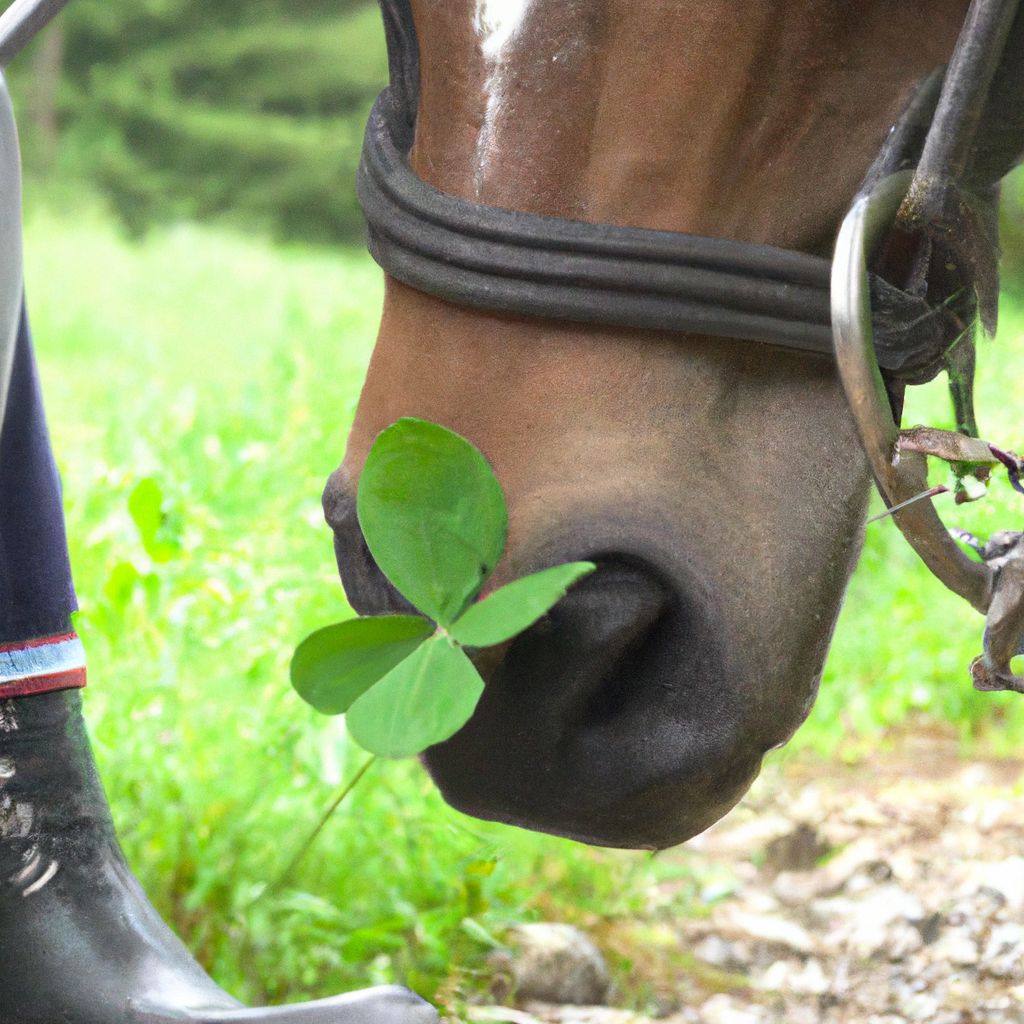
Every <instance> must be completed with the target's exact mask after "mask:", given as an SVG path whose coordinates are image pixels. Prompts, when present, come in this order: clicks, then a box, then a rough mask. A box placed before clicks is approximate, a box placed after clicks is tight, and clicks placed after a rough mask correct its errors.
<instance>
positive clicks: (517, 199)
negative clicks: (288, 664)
mask: <svg viewBox="0 0 1024 1024" xmlns="http://www.w3.org/2000/svg"><path fill="white" fill-rule="evenodd" d="M967 6H968V5H967V0H847V2H840V0H744V2H742V3H740V2H737V0H574V2H572V3H565V2H560V0H446V2H445V3H435V2H429V0H413V2H412V10H413V15H414V18H415V24H416V32H417V35H418V38H419V46H420V98H419V106H418V117H417V122H416V134H415V142H414V145H413V148H412V151H411V157H410V159H411V163H412V166H413V168H414V170H415V171H416V172H417V173H418V174H419V175H420V176H421V177H422V178H423V179H425V180H426V181H427V182H428V183H430V184H431V185H433V186H435V187H436V188H438V189H440V190H442V191H443V192H446V193H449V194H451V195H454V196H459V197H462V198H464V199H469V200H472V201H474V202H477V203H486V204H489V205H493V206H500V207H505V208H508V209H513V210H521V211H526V212H533V213H541V214H549V215H555V216H560V217H568V218H575V219H577V220H582V221H590V222H596V223H610V224H617V225H627V226H635V227H644V228H657V229H665V230H672V231H678V232H687V233H691V234H697V235H706V236H717V237H722V238H731V239H738V240H742V241H751V242H760V243H767V244H771V245H776V246H784V247H788V248H792V249H796V250H799V251H803V252H805V253H809V254H814V255H819V256H830V255H831V249H832V246H833V244H834V239H835V235H836V231H837V228H838V225H839V223H840V220H841V218H842V216H843V214H844V212H845V211H846V209H847V207H848V205H849V203H850V201H851V199H852V197H853V196H854V194H855V193H856V192H857V189H858V186H859V185H860V183H861V181H862V179H863V177H864V175H865V172H866V170H867V169H868V167H869V165H870V164H871V163H872V160H873V158H874V157H875V155H876V154H877V153H878V151H879V148H880V147H881V145H882V144H883V142H884V140H885V138H886V135H887V132H888V131H889V129H890V126H891V125H892V124H893V123H894V121H895V120H896V119H897V117H898V115H899V114H900V112H901V110H902V109H903V108H904V107H905V105H906V104H907V102H908V100H909V98H910V97H911V96H912V95H913V92H914V89H915V86H916V84H917V83H918V82H919V81H920V80H921V79H922V78H923V77H924V76H925V75H927V73H928V72H930V71H931V70H932V69H933V68H935V67H936V66H937V65H939V64H941V63H943V62H944V61H946V60H948V58H949V56H950V53H951V52H952V49H953V46H954V44H955V41H956V38H957V34H958V32H959V29H960V26H961V24H962V22H963V19H964V15H965V12H966V9H967ZM402 416H418V417H423V418H425V419H429V420H433V421H436V422H438V423H441V424H443V425H445V426H447V427H449V428H451V429H452V430H455V431H458V432H459V433H460V434H463V435H464V436H466V437H468V438H469V439H470V440H472V441H473V442H474V443H475V444H476V445H477V446H478V447H479V448H480V449H481V451H482V452H483V453H484V454H485V455H486V457H487V458H488V459H489V460H490V462H491V464H492V465H493V466H494V469H495V471H496V473H497V476H498V478H499V480H500V481H501V484H502V486H503V487H504V490H505V494H506V496H507V499H508V504H509V510H510V533H509V544H508V548H507V551H506V555H505V557H504V560H503V561H502V563H501V565H500V567H499V569H498V571H497V573H496V575H495V577H494V579H493V583H494V585H500V584H502V583H505V582H507V581H509V580H511V579H513V578H515V577H517V576H520V575H522V574H525V573H529V572H534V571H536V570H538V569H541V568H543V567H545V566H547V565H551V564H554V563H558V562H564V561H570V560H576V559H584V558H587V559H594V560H595V561H597V562H598V563H599V565H600V571H599V572H598V573H596V574H595V575H594V576H592V577H590V578H588V579H587V580H585V581H584V582H583V583H581V584H580V585H579V586H577V587H576V588H575V589H574V590H573V591H571V592H570V594H569V595H567V597H566V598H565V599H564V600H563V601H562V602H561V603H560V604H559V605H558V606H557V607H556V608H555V609H554V610H553V611H552V613H551V614H550V616H549V617H548V618H547V619H545V620H544V621H542V622H541V623H539V624H538V625H537V626H535V627H533V628H532V629H531V630H529V631H528V632H527V633H525V634H523V635H522V636H520V637H519V638H517V639H516V640H515V641H514V642H512V643H511V644H510V645H504V646H503V647H501V648H495V649H491V650H487V651H482V652H480V653H479V655H478V656H477V662H478V664H479V665H480V667H481V671H482V672H483V674H484V676H485V679H486V680H487V687H486V691H485V694H484V697H483V699H482V701H481V703H480V705H479V707H478V709H477V711H476V713H475V715H474V716H473V718H472V719H471V720H470V722H469V723H468V724H467V725H466V726H465V727H464V728H463V729H462V731H461V732H459V733H458V734H457V735H456V736H454V737H453V738H452V739H451V740H449V741H447V742H446V743H443V744H440V745H439V746H437V747H434V748H432V749H431V750H430V751H428V752H427V754H426V757H425V761H426V764H427V766H428V768H429V770H430V772H431V774H432V775H433V777H434V779H435V780H436V781H437V783H438V785H439V786H440V788H441V791H442V792H443V794H444V796H445V798H446V799H447V800H448V801H449V802H451V803H452V804H453V805H454V806H456V807H458V808H460V809H462V810H464V811H466V812H468V813H471V814H474V815H477V816H479V817H484V818H490V819H497V820H501V821H506V822H510V823H514V824H517V825H522V826H526V827H530V828H535V829H539V830H543V831H547V832H553V833H557V834H561V835H567V836H571V837H573V838H576V839H580V840H585V841H589V842H593V843H598V844H602V845H612V846H634V847H664V846H668V845H671V844H674V843H677V842H680V841H682V840H683V839H686V838H688V837H689V836H692V835H694V834H695V833H696V832H698V831H700V830H702V829H704V828H706V827H707V826H708V825H709V824H711V823H712V822H713V821H715V820H716V819H717V818H718V817H719V816H721V815H722V814H723V813H725V811H727V810H728V809H729V808H730V807H731V806H732V805H733V804H734V803H735V802H736V801H737V800H738V799H739V797H740V796H741V795H742V793H743V792H744V791H745V789H746V788H747V786H748V785H749V783H750V782H751V780H752V779H753V777H754V776H755V775H756V773H757V771H758V770H759V767H760V763H761V759H762V757H763V755H764V753H765V752H766V751H767V750H769V749H771V748H773V747H775V746H777V745H779V744H781V743H784V742H785V741H786V740H787V739H788V738H789V737H790V736H791V735H792V733H793V731H794V730H795V729H796V728H797V726H798V725H799V724H800V723H801V722H802V721H803V720H804V718H805V717H806V715H807V713H808V711H809V710H810V707H811V704H812V702H813V700H814V697H815V693H816V689H817V686H818V682H819V680H820V677H821V672H822V666H823V664H824V661H825V656H826V653H827V651H828V646H829V642H830V639H831V635H832V631H833V627H834V625H835V621H836V616H837V614H838V611H839V607H840V603H841V600H842V596H843V592H844V589H845V587H846V584H847V581H848V579H849V576H850V573H851V571H852V569H853V566H854V563H855V561H856V558H857V554H858V551H859V549H860V546H861V542H862V537H863V522H864V514H865V507H866V501H867V494H868V484H869V474H868V470H867V466H866V462H865V459H864V456H863V454H862V451H861V448H860V446H859V443H858V440H857V436H856V433H855V430H854V427H853V424H852V421H851V418H850V414H849V412H848V410H847V406H846V401H845V399H844V396H843V392H842V389H841V387H840V384H839V381H838V379H837V375H836V372H835V369H834V367H833V365H832V364H831V363H830V362H829V361H828V360H825V359H820V358H810V357H805V356H802V355H799V354H794V353H792V352H787V351H783V350H781V349H778V348H773V347H770V346H767V345H752V344H750V343H747V342H739V341H733V340H730V339H723V338H717V337H716V338H712V337H704V336H694V335H686V334H679V333H671V332H667V331H641V330H636V329H627V328H614V327H592V326H582V325H579V324H573V323H567V322H556V321H547V320H541V319H527V318H523V317H515V316H509V315H503V314H500V313H491V312H483V311H478V310H472V309H468V308H462V307H459V306H456V305H452V304H449V303H447V302H444V301H442V300H440V299H436V298H432V297H430V296H428V295H426V294H423V293H421V292H418V291H416V290H413V289H412V288H409V287H407V286H405V285H403V284H401V283H399V282H398V281H396V280H394V279H391V278H389V279H388V281H387V290H386V297H385V304H384V312H383V319H382V324H381V329H380V336H379V340H378V343H377V347H376V350H375V352H374V355H373V359H372V361H371V364H370V369H369V373H368V376H367V380H366V384H365V387H364V389H363V393H362V397H361V399H360V402H359V407H358V412H357V415H356V420H355V425H354V427H353V430H352V434H351V436H350V438H349V442H348V448H347V452H346V454H345V459H344V462H343V463H342V464H341V467H340V468H339V469H338V470H337V471H336V472H335V473H334V474H333V475H332V477H331V480H330V481H329V483H328V486H327V490H326V492H325V495H324V504H325V509H326V512H327V517H328V521H329V522H330V523H331V525H332V526H333V527H334V529H335V533H336V541H337V549H338V553H339V565H340V568H341V573H342V579H343V582H344V584H345V586H346V588H347V590H348V593H349V596H350V599H351V600H352V602H353V604H354V605H355V606H356V607H357V609H358V610H359V611H361V612H368V613H380V612H384V611H387V610H391V609H393V608H394V607H396V598H395V595H394V593H393V591H391V590H390V589H389V587H388V586H387V584H386V581H385V580H384V579H383V578H382V576H381V575H380V573H379V571H378V570H376V567H375V566H374V565H373V564H372V560H369V559H368V556H367V555H366V554H365V547H364V546H362V545H361V538H360V537H359V535H358V526H357V524H356V520H355V516H354V514H353V496H354V494H355V490H356V485H357V482H358V478H359V472H360V469H361V467H362V464H363V461H364V459H365V457H366V454H367V451H368V449H369V447H370V445H371V444H372V443H373V440H374V438H375V437H376V435H377V434H378V432H379V431H381V430H382V429H383V428H385V427H386V426H388V425H389V424H391V423H393V422H394V421H395V420H396V419H398V418H399V417H402Z"/></svg>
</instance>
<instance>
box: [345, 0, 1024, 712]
mask: <svg viewBox="0 0 1024 1024" xmlns="http://www.w3.org/2000/svg"><path fill="white" fill-rule="evenodd" d="M1018 4H1019V0H972V3H971V7H970V9H969V11H968V14H967V17H966V20H965V22H964V26H963V29H962V31H961V34H960V38H959V40H958V42H957V46H956V49H955V51H954V53H953V57H952V59H951V61H950V64H949V67H948V69H945V68H942V69H938V70H937V71H936V72H935V73H934V74H932V75H931V76H930V77H929V78H928V79H927V80H926V81H925V82H924V83H923V84H922V85H921V86H920V88H919V89H918V91H917V94H916V95H915V96H914V98H913V100H912V101H911V103H910V105H909V106H908V108H907V110H906V111H905V112H904V114H903V116H902V117H901V118H900V121H899V122H898V123H897V125H895V126H894V128H893V129H892V131H891V132H890V135H889V138H888V139H887V140H886V143H885V145H884V147H883V149H882V151H881V153H880V154H879V156H878V158H877V159H876V160H875V163H874V164H873V165H872V167H871V168H870V170H869V171H868V175H867V177H866V179H865V182H864V185H863V186H862V188H861V191H860V192H859V194H858V196H857V197H856V199H855V200H854V203H853V206H852V207H851V209H850V212H849V214H848V215H847V217H846V219H845V220H844V222H843V226H842V229H841V231H840V234H839V238H838V240H837V244H836V253H835V258H834V259H833V260H831V261H830V260H826V259H822V258H819V257H814V256H810V255H807V254H806V253H800V252H795V251H791V250H787V249H781V248H776V247H774V246H767V245H757V244H753V243H747V242H737V241H730V240H727V239H720V238H704V237H699V236H694V235H686V234H681V233H676V232H670V231H652V230H648V229H643V228H628V227H621V226H614V225H608V224H593V223H588V222H584V221H577V220H571V219H567V218H561V217H547V216H542V215H539V214H531V213H522V212H518V211H514V210H507V209H504V208H499V207H494V206H487V205H483V204H480V203H474V202H470V201H468V200H465V199H461V198H458V197H455V196H451V195H447V194H446V193H443V192H441V191H439V190H438V189H435V188H433V187H432V186H430V185H428V184H427V183H426V182H424V181H423V180H422V179H421V178H420V177H419V176H418V175H417V174H416V173H415V171H413V169H412V167H411V166H410V164H409V162H408V154H409V151H410V149H411V148H412V143H413V140H414V136H415V124H416V110H417V103H418V93H419V47H418V42H417V38H416V28H415V24H414V22H413V17H412V8H411V4H410V0H380V6H381V10H382V13H383V16H384V25H385V32H386V36H387V43H388V61H389V67H390V80H391V84H390V86H389V88H388V89H386V90H385V91H384V92H383V93H382V94H381V95H380V97H379V98H378V100H377V102H376V104H375V105H374V107H373V110H372V112H371V114H370V118H369V122H368V124H367V128H366V135H365V139H364V145H363V155H362V160H361V162H360V167H359V176H358V195H359V201H360V204H361V205H362V208H363V212H364V214H365V215H366V220H367V225H368V245H369V249H370V252H371V254H372V255H373V257H374V259H376V261H377V262H378V263H379V264H380V265H381V267H383V269H384V270H385V271H386V272H387V273H388V274H390V275H392V276H393V277H395V278H396V279H398V280H399V281H402V282H403V283H405V284H407V285H410V286H411V287H413V288H416V289H417V290H419V291H422V292H426V293H427V294H430V295H434V296H437V297H439V298H442V299H445V300H447V301H449V302H452V303H454V304H457V305H462V306H469V307H473V308H477V309H487V310H495V311H499V312H503V313H512V314H518V315H523V316H529V317H537V318H545V319H556V320H568V321H574V322H579V323H587V324H603V325H613V326H619V327H635V328H653V329H662V330H672V331H681V332H686V333H691V334H703V335H713V336H720V337H728V338H738V339H745V340H748V341H753V342H761V343H766V344H770V345H776V346H781V347H783V348H787V349H792V350H797V351H800V352H804V353H808V354H812V355H818V356H834V357H835V359H836V363H837V365H838V368H839V372H840V377H841V379H842V383H843V388H844V390H845V392H846V395H847V399H848V401H849V404H850V408H851V411H852V413H853V416H854V419H855V421H856V424H857V428H858V432H859V434H860V437H861V440H862V442H863V444H864V448H865V450H866V452H867V454H868V457H869V461H870V462H871V466H872V469H873V471H874V475H875V481H876V484H877V485H878V489H879V491H880V493H881V495H882V498H883V500H884V501H885V503H886V505H887V506H888V507H889V508H890V509H891V511H892V514H893V516H894V519H895V520H896V523H897V525H898V526H899V528H900V529H901V530H902V531H903V533H904V535H905V536H906V538H907V540H908V541H909V542H910V544H911V545H912V546H913V547H914V549H915V551H917V553H918V554H919V555H920V556H921V558H922V559H923V560H924V562H925V564H926V565H927V566H928V568H929V569H930V570H931V571H932V572H933V573H934V574H935V575H936V576H937V577H938V578H939V579H940V580H941V581H942V582H943V583H944V584H945V585H946V586H947V587H949V588H950V589H951V590H953V591H954V592H955V593H957V594H959V595H960V596H961V597H963V598H964V599H965V600H967V601H968V602H969V603H970V604H971V605H972V606H973V607H974V608H976V609H977V610H978V611H980V612H982V613H983V614H987V620H986V628H985V635H984V653H983V654H982V655H981V656H980V657H979V658H977V659H975V662H974V663H973V664H972V666H971V673H972V678H973V681H974V685H975V687H976V688H978V689H982V690H1001V689H1010V690H1017V691H1019V692H1024V678H1022V677H1018V676H1016V675H1014V673H1013V672H1012V670H1011V668H1010V660H1011V658H1012V657H1014V656H1015V655H1016V654H1018V653H1021V654H1024V532H1021V533H1017V532H1013V531H1000V532H999V533H997V534H995V535H994V536H993V537H992V538H991V539H990V540H989V542H988V543H987V544H985V545H982V544H980V542H977V541H976V540H974V538H970V539H971V540H973V541H974V546H975V548H976V550H977V553H978V554H979V555H980V557H981V560H980V561H976V560H974V559H971V558H969V557H968V556H967V555H966V553H965V552H964V551H963V550H962V549H961V548H960V547H958V546H957V544H956V542H955V541H954V539H953V536H952V535H951V533H950V532H949V531H947V530H946V528H945V527H944V526H943V525H942V522H941V520H940V519H939V516H938V514H937V513H936V511H935V509H934V506H933V505H932V502H931V500H930V497H931V496H932V495H934V494H935V493H937V492H938V491H939V490H943V489H944V488H933V489H929V488H928V483H927V456H928V455H932V456H935V457H938V458H940V459H944V460H945V461H947V462H949V463H951V464H952V466H953V468H954V470H955V472H956V473H957V476H958V481H960V480H962V478H963V477H964V476H966V475H974V476H975V477H977V478H978V479H979V480H987V478H988V475H989V472H990V470H991V468H992V467H994V466H997V465H999V464H1000V463H1003V464H1005V465H1007V467H1008V469H1009V471H1010V479H1011V482H1013V483H1014V486H1015V487H1017V489H1018V490H1021V491H1022V492H1024V485H1021V484H1020V477H1021V475H1022V474H1024V460H1020V459H1019V458H1017V457H1016V456H1014V455H1013V454H1012V453H1006V452H1002V451H1001V450H1000V449H997V448H995V447H994V446H991V445H989V444H987V443H986V442H984V441H981V440H979V439H978V438H977V436H976V435H977V430H976V428H975V426H974V412H973V398H972V387H973V373H974V348H973V338H972V336H971V334H972V331H973V322H974V320H975V316H976V313H977V312H978V310H979V309H980V311H981V317H982V320H983V322H984V323H985V325H986V327H988V328H990V329H993V328H994V322H995V298H996V295H997V291H998V270H997V259H998V242H997V241H996V237H997V236H996V232H997V228H996V226H995V224H994V219H995V198H996V195H997V188H998V185H997V183H998V181H999V180H1000V179H1001V178H1002V177H1003V176H1004V175H1005V174H1006V173H1008V172H1009V170H1011V169H1012V166H1013V165H1014V164H1015V163H1016V162H1017V161H1018V160H1019V158H1020V156H1021V153H1022V152H1024V10H1022V13H1021V14H1020V15H1018ZM983 121H984V122H985V124H984V127H985V129H986V130H987V135H986V134H985V132H983V131H981V128H982V122H983ZM979 210H980V212H979ZM894 224H898V225H899V227H900V228H901V230H903V231H904V232H905V233H909V234H916V235H917V236H918V242H917V251H916V255H915V258H914V265H913V267H912V270H911V274H910V279H909V280H908V282H907V285H906V289H905V290H904V289H902V288H898V287H896V286H894V285H892V284H890V283H889V282H888V281H886V280H884V279H883V278H882V277H881V276H879V275H876V274H873V273H871V272H870V271H869V269H868V267H869V263H870V260H871V259H872V258H873V257H875V256H876V255H877V254H878V252H879V251H880V250H881V249H882V247H883V243H884V242H885V239H886V237H887V236H888V235H889V233H890V229H891V228H892V227H893V226H894ZM950 260H953V262H950ZM937 266H938V267H939V269H938V270H936V267H937ZM943 268H944V270H945V271H954V272H958V273H959V275H960V277H959V278H958V279H956V281H955V284H956V285H958V286H953V285H951V284H950V275H949V274H948V273H943ZM958 268H960V269H959V270H958ZM955 276H956V275H955V274H954V277H955ZM933 277H937V278H938V279H939V283H938V285H936V284H935V282H934V281H932V278H933ZM936 292H939V294H938V295H936ZM941 369H946V370H947V372H948V373H949V377H950V391H951V393H952V396H953V400H954V407H955V411H956V415H957V424H958V430H959V432H957V433H953V432H950V431H941V430H934V429H931V428H916V429H915V430H912V431H902V432H901V431H900V430H899V427H898V419H899V411H900V409H901V407H902V397H903V389H904V387H905V385H907V384H918V383H924V382H925V381H927V380H930V379H932V378H933V377H934V376H935V375H936V374H937V373H938V372H939V371H940V370H941ZM882 371H885V374H884V375H883V373H882ZM919 499H920V500H919ZM957 500H958V501H960V500H966V492H964V491H963V490H961V489H959V487H958V493H957ZM961 539H962V538H961Z"/></svg>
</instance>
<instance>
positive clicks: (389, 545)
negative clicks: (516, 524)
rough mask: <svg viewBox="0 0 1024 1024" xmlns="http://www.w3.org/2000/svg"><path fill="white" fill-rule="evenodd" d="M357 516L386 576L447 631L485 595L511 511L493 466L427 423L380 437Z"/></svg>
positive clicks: (410, 422) (405, 424)
mask: <svg viewBox="0 0 1024 1024" xmlns="http://www.w3.org/2000/svg"><path fill="white" fill-rule="evenodd" d="M356 510H357V513H358V515H359V525H360V526H361V527H362V530H363V536H364V537H365V538H366V543H367V546H368V547H369V549H370V553H371V554H372V555H373V557H374V558H375V559H376V561H377V565H379V566H380V568H381V570H382V571H383V573H384V575H385V576H387V578H388V579H389V580H391V582H392V583H393V584H394V585H395V586H396V587H397V588H398V590H399V592H400V593H401V594H402V595H403V596H404V597H406V598H407V599H408V600H409V601H411V602H412V603H413V604H414V605H415V606H416V607H417V608H418V609H419V610H420V611H421V612H423V613H424V614H425V615H429V616H430V617H431V618H432V619H434V620H435V621H437V622H438V623H440V624H441V625H442V626H448V625H449V624H450V623H451V622H452V620H453V619H454V618H455V617H456V616H457V615H458V614H459V612H461V611H462V610H463V608H465V607H466V605H467V604H468V603H469V602H470V601H471V600H472V599H473V598H474V597H475V596H476V595H477V594H478V593H479V592H480V588H481V587H482V586H483V584H484V581H485V580H486V579H487V577H488V576H490V574H491V573H492V572H493V571H494V567H495V566H496V565H497V564H498V559H499V558H500V557H501V553H502V551H503V550H504V549H505V535H506V533H507V532H508V511H507V509H506V508H505V498H504V496H503V495H502V493H501V486H500V485H499V483H498V481H497V479H496V478H495V476H494V473H493V472H492V471H491V467H490V466H489V465H488V464H487V460H486V459H485V458H484V457H483V456H482V455H481V454H480V452H479V451H477V449H476V448H474V447H473V445H471V444H470V443H469V442H468V441H467V440H465V438H462V437H459V435H458V434H453V433H452V432H451V431H450V430H446V429H445V428H444V427H439V426H438V425H437V424H436V423H428V422H427V421H425V420H417V419H409V418H406V419H401V420H399V421H398V422H397V423H395V424H393V425H392V426H390V427H388V428H387V430H385V431H383V432H382V433H381V434H380V436H379V437H378V438H377V440H376V441H375V442H374V445H373V448H371V449H370V454H369V455H368V456H367V459H366V465H365V466H364V467H363V472H362V476H361V477H360V480H359V491H358V495H357V500H356Z"/></svg>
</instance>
